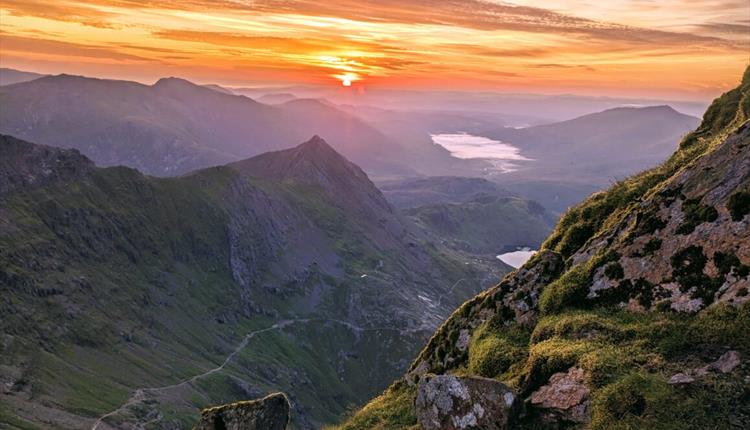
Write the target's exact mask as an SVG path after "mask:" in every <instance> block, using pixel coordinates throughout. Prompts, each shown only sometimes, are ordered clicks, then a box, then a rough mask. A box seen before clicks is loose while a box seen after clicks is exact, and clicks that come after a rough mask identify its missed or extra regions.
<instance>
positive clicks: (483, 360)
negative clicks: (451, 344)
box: [468, 321, 529, 378]
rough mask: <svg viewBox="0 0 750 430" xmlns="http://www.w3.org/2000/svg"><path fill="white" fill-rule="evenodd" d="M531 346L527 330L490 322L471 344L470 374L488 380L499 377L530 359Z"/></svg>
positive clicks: (474, 337) (480, 329) (479, 330)
mask: <svg viewBox="0 0 750 430" xmlns="http://www.w3.org/2000/svg"><path fill="white" fill-rule="evenodd" d="M528 343H529V332H528V330H527V329H524V328H521V327H518V326H511V327H505V328H503V327H502V326H500V327H498V324H497V323H494V324H493V321H489V322H487V323H485V324H484V325H483V326H482V327H480V328H478V329H477V330H475V331H474V334H473V336H472V339H471V342H470V343H469V364H468V370H469V372H470V373H472V374H475V375H479V376H484V377H487V378H493V377H496V376H499V375H501V374H503V373H505V372H506V371H507V370H508V369H509V368H510V366H512V365H513V364H514V363H518V362H522V361H523V360H524V359H525V358H526V356H527V355H528V350H527V349H528Z"/></svg>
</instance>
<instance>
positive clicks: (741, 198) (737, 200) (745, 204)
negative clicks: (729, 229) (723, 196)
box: [727, 191, 750, 221]
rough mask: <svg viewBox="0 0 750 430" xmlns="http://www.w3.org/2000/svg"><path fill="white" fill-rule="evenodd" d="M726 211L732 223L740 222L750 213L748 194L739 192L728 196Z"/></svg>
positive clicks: (749, 193) (749, 197)
mask: <svg viewBox="0 0 750 430" xmlns="http://www.w3.org/2000/svg"><path fill="white" fill-rule="evenodd" d="M727 209H729V213H730V214H731V215H732V220H733V221H740V220H742V218H744V217H745V215H747V214H749V213H750V192H747V191H739V192H736V193H734V194H732V195H731V196H729V201H728V202H727Z"/></svg>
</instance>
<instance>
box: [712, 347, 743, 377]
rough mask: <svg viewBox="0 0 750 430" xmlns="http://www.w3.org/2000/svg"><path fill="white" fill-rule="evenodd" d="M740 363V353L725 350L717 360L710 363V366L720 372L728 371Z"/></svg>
mask: <svg viewBox="0 0 750 430" xmlns="http://www.w3.org/2000/svg"><path fill="white" fill-rule="evenodd" d="M739 365H740V353H739V352H737V351H727V352H725V353H724V354H722V356H721V357H719V359H718V360H716V361H714V362H713V363H711V364H710V367H711V368H712V369H714V370H718V371H719V372H721V373H729V372H731V371H732V370H734V368H735V367H737V366H739Z"/></svg>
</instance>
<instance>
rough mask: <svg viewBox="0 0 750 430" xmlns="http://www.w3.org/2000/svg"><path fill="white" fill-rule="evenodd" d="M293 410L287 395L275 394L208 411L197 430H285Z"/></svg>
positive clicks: (202, 416) (205, 412)
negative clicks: (290, 410) (290, 412)
mask: <svg viewBox="0 0 750 430" xmlns="http://www.w3.org/2000/svg"><path fill="white" fill-rule="evenodd" d="M289 409H290V408H289V400H287V398H286V396H285V395H284V394H282V393H274V394H271V395H269V396H266V397H264V398H262V399H258V400H250V401H247V402H237V403H231V404H228V405H223V406H217V407H214V408H209V409H204V410H203V411H202V412H201V420H200V421H199V422H198V425H196V426H195V428H194V429H193V430H285V429H286V428H287V426H288V425H289Z"/></svg>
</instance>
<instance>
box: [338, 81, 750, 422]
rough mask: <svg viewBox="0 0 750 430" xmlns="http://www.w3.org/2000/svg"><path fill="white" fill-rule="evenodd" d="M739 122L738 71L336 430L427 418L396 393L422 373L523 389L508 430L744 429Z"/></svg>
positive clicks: (746, 106)
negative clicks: (670, 145)
mask: <svg viewBox="0 0 750 430" xmlns="http://www.w3.org/2000/svg"><path fill="white" fill-rule="evenodd" d="M748 119H750V68H748V70H747V71H746V72H745V76H744V78H743V81H742V84H741V85H740V86H739V87H738V88H736V89H734V90H732V91H730V92H728V93H726V94H724V95H722V96H721V97H720V98H718V99H717V100H715V101H714V103H713V104H712V105H711V107H709V109H708V110H707V112H706V114H705V116H704V118H703V121H702V123H701V125H700V126H699V127H698V129H697V130H696V131H694V132H693V133H691V134H689V135H688V136H686V137H685V138H684V139H683V141H682V142H681V144H680V148H679V149H678V151H677V152H676V153H675V154H674V155H673V156H672V157H670V159H669V160H667V161H666V162H665V163H664V164H663V165H661V166H658V167H656V168H654V169H651V170H648V171H645V172H643V173H641V174H639V175H636V176H634V177H632V178H629V179H627V180H625V181H622V182H620V183H617V184H615V185H614V186H613V187H612V188H611V189H610V190H608V191H606V192H602V193H597V194H595V195H593V196H592V197H590V198H589V199H588V200H586V201H584V202H583V203H581V204H580V205H579V206H577V207H575V208H573V209H571V210H570V211H568V213H566V214H565V215H564V216H563V218H562V219H561V221H560V222H559V224H558V226H557V229H556V230H555V232H553V234H552V235H551V236H550V237H549V238H548V239H547V241H546V242H545V243H544V244H543V250H542V251H541V252H540V253H539V254H537V255H536V256H535V257H534V258H533V259H532V260H531V261H529V262H528V263H527V264H526V265H525V266H524V267H522V268H521V269H519V270H517V271H515V272H513V273H511V274H510V275H508V276H507V277H506V278H505V279H504V280H503V281H502V282H501V283H500V284H499V285H497V286H496V287H494V288H491V289H489V290H487V291H485V292H483V293H482V294H480V295H479V296H477V297H475V298H474V299H472V300H470V301H468V302H466V303H465V304H464V305H463V306H461V307H460V308H459V309H458V310H457V311H456V312H455V313H454V314H453V315H452V316H451V317H450V318H449V319H448V320H447V321H446V322H445V323H444V324H443V326H442V327H441V328H440V329H439V330H438V331H437V332H436V333H435V335H434V336H433V338H432V339H431V340H430V342H429V343H428V344H427V346H426V347H425V349H424V350H423V351H422V352H421V354H420V355H419V357H418V358H417V359H416V360H415V361H414V363H413V365H412V367H411V369H410V371H409V372H408V373H407V375H406V376H405V378H403V379H402V380H400V381H397V382H396V383H395V384H394V385H393V386H392V387H391V388H390V389H389V390H388V391H386V392H385V393H384V394H383V396H381V397H379V398H377V399H375V400H373V401H372V402H371V403H370V404H369V405H368V406H366V407H365V408H364V409H363V410H362V411H360V412H359V413H358V414H355V415H354V416H353V417H352V418H351V419H350V420H348V421H347V422H345V423H344V424H343V425H342V426H341V428H343V429H365V428H378V426H390V427H389V428H395V429H400V428H404V429H405V428H418V427H419V426H420V425H421V426H423V427H424V422H423V420H424V418H423V414H424V413H425V410H424V408H423V407H422V406H421V405H420V404H417V405H416V406H411V405H408V402H405V401H404V400H403V399H404V398H415V397H417V398H418V396H419V392H420V389H421V387H422V384H423V383H422V381H423V380H424V379H425V378H426V379H428V380H430V379H431V378H434V376H432V375H435V374H437V375H453V374H461V375H465V374H470V375H475V376H478V377H488V378H493V379H496V380H498V381H501V382H503V383H505V384H506V385H507V386H508V387H510V389H512V390H513V392H514V393H515V395H517V396H519V397H520V398H522V399H524V401H523V406H524V407H523V408H519V409H518V412H517V413H516V414H514V415H512V416H511V417H510V422H511V423H513V424H512V426H508V427H506V428H539V427H540V426H541V427H543V428H561V427H571V426H573V427H585V428H607V429H609V428H634V427H638V428H657V427H659V426H664V425H666V424H667V423H669V425H675V426H677V427H680V428H709V427H717V426H718V427H723V428H744V427H747V426H748V425H750V410H749V409H748V406H747V405H748V403H747V401H746V399H747V396H748V394H750V393H748V391H747V387H748V385H747V382H748V381H750V366H748V362H747V358H746V357H747V356H748V355H749V354H750V335H748V333H750V305H749V304H748V275H749V274H750V273H749V272H750V270H749V266H750V247H749V246H748V244H750V236H749V235H750V217H748V214H750V124H749V123H748ZM711 363H722V364H711ZM727 363H728V364H727ZM724 364H726V365H724ZM691 369H698V370H691ZM709 369H725V370H726V372H725V371H723V370H718V371H716V372H713V373H711V372H709V371H708V370H709ZM680 373H682V374H683V376H677V375H678V374H680ZM691 374H692V375H696V374H699V375H701V376H702V377H700V378H696V377H694V376H691ZM673 375H674V376H673ZM670 381H671V382H670ZM684 385H689V386H690V387H691V388H690V390H687V391H684V390H681V389H680V388H679V386H684ZM395 399H402V400H400V401H399V402H398V403H397V402H396V401H395ZM743 399H744V400H743ZM404 403H406V404H407V405H406V406H402V405H403V404H404ZM479 406H481V407H482V408H483V409H485V408H484V406H486V405H484V404H481V403H480V404H479ZM462 413H463V412H462V410H456V411H455V412H454V413H452V414H451V413H448V414H447V415H448V416H452V417H458V416H461V414H462ZM659 428H661V427H659Z"/></svg>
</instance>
